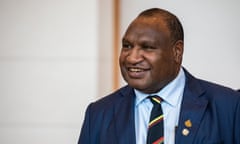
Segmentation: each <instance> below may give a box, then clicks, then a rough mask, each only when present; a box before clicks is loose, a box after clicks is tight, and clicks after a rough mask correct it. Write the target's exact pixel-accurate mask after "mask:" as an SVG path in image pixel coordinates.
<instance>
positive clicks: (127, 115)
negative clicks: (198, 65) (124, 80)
mask: <svg viewBox="0 0 240 144" xmlns="http://www.w3.org/2000/svg"><path fill="white" fill-rule="evenodd" d="M185 74H186V86H185V88H184V94H183V100H182V105H181V112H180V117H179V124H178V128H177V129H176V135H175V144H240V93H239V92H236V91H234V90H231V89H229V88H225V87H223V86H219V85H216V84H213V83H209V82H206V81H203V80H199V79H196V78H194V77H193V76H191V75H190V74H189V73H188V72H186V71H185ZM134 100H135V94H134V91H133V88H131V87H129V86H125V87H123V88H121V89H119V90H118V91H116V92H114V93H112V94H110V95H109V96H106V97H104V98H102V99H100V100H98V101H96V102H94V103H91V104H90V105H89V106H88V108H87V110H86V114H85V119H84V123H83V126H82V129H81V134H80V138H79V141H78V144H136V138H135V124H134ZM187 120H190V121H191V124H192V126H191V127H188V128H187V127H186V125H185V124H184V123H185V121H187ZM185 128H187V129H188V130H189V134H188V135H184V134H183V132H182V131H183V129H185Z"/></svg>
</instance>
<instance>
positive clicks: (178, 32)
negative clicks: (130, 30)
mask: <svg viewBox="0 0 240 144" xmlns="http://www.w3.org/2000/svg"><path fill="white" fill-rule="evenodd" d="M153 16H161V18H164V20H165V22H166V25H167V27H168V29H169V31H170V33H171V38H172V41H174V42H176V41H178V40H182V41H183V40H184V31H183V26H182V24H181V22H180V20H179V19H178V18H177V16H175V15H174V14H172V13H171V12H169V11H167V10H164V9H160V8H151V9H147V10H145V11H143V12H141V13H140V14H139V15H138V17H153Z"/></svg>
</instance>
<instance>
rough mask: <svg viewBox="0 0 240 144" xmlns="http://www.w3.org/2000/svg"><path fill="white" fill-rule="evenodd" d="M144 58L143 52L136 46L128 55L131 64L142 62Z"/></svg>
mask: <svg viewBox="0 0 240 144" xmlns="http://www.w3.org/2000/svg"><path fill="white" fill-rule="evenodd" d="M142 60H143V56H142V52H141V50H140V49H139V48H137V47H134V48H132V49H131V51H130V52H129V55H128V56H127V61H128V62H129V63H131V64H137V63H140V62H141V61H142Z"/></svg>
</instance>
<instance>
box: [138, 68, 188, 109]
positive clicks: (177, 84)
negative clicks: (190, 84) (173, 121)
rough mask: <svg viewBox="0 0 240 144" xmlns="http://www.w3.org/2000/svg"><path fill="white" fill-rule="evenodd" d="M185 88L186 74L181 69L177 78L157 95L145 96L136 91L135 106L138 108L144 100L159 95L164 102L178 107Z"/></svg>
mask: <svg viewBox="0 0 240 144" xmlns="http://www.w3.org/2000/svg"><path fill="white" fill-rule="evenodd" d="M184 87H185V74H184V71H183V69H182V68H181V69H180V71H179V73H178V75H177V77H176V78H175V79H174V80H173V81H171V82H170V83H169V84H167V85H166V86H165V87H164V88H163V89H161V90H160V91H159V92H157V93H153V94H145V93H142V92H140V91H138V90H136V89H134V92H135V94H136V101H135V105H136V106H137V105H138V104H140V103H141V102H143V100H144V99H145V98H147V97H148V96H149V95H158V96H160V97H161V98H162V99H163V100H164V102H166V103H168V104H170V105H172V106H176V105H177V104H178V102H179V100H180V99H181V98H182V96H183V90H184Z"/></svg>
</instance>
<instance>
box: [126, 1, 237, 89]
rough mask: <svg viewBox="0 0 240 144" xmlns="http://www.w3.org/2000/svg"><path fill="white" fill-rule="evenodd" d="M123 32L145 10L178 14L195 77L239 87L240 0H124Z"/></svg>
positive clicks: (186, 61) (188, 63) (186, 56)
mask: <svg viewBox="0 0 240 144" xmlns="http://www.w3.org/2000/svg"><path fill="white" fill-rule="evenodd" d="M121 2H122V4H121V8H122V9H121V11H122V15H121V21H122V27H121V32H122V34H123V33H124V32H125V30H126V27H127V25H128V24H129V23H130V22H131V21H132V20H133V19H134V18H135V17H136V16H137V15H138V14H139V12H141V11H142V10H144V9H147V8H151V7H160V8H164V9H167V10H169V11H171V12H173V13H174V14H176V15H177V16H178V17H179V18H180V20H181V21H182V24H183V27H184V30H185V52H184V60H183V65H184V66H185V67H186V68H187V69H188V70H189V71H190V72H191V73H192V74H194V75H195V76H197V77H200V78H203V79H206V80H210V81H213V82H217V83H219V84H222V85H226V86H229V87H232V88H234V89H237V88H240V76H239V73H240V64H239V62H240V56H239V54H240V47H239V41H240V38H239V33H240V28H239V25H240V9H239V5H240V1H237V0H211V1H209V0H201V1H200V0H199V1H193V0H181V1H167V0H131V1H129V0H122V1H121Z"/></svg>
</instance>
